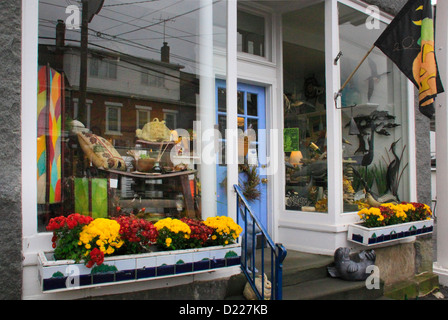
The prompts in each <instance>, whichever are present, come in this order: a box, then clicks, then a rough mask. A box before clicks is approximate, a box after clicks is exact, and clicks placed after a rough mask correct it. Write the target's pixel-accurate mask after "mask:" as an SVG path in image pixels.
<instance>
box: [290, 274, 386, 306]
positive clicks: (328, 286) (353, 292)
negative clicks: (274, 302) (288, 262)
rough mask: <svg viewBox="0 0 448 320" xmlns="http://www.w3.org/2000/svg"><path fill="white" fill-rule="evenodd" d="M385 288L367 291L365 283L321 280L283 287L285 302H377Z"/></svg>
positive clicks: (328, 278) (329, 279) (333, 279)
mask: <svg viewBox="0 0 448 320" xmlns="http://www.w3.org/2000/svg"><path fill="white" fill-rule="evenodd" d="M383 293H384V286H383V285H381V286H380V288H379V289H371V290H369V289H367V288H366V284H365V282H364V281H344V280H341V279H335V278H330V277H327V278H321V279H317V280H312V281H306V282H302V283H299V284H296V285H292V286H286V287H283V300H377V299H380V298H382V297H383Z"/></svg>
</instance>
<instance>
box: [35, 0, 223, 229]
mask: <svg viewBox="0 0 448 320" xmlns="http://www.w3.org/2000/svg"><path fill="white" fill-rule="evenodd" d="M83 3H85V2H84V1H59V0H45V1H40V3H39V52H38V55H39V61H38V67H39V71H38V75H39V77H38V79H37V80H38V86H39V90H38V105H37V114H38V132H37V137H38V150H37V153H38V181H37V185H38V229H39V231H41V232H42V231H45V226H46V225H47V223H48V221H49V219H51V218H52V217H55V216H58V215H68V214H70V213H74V212H77V213H81V214H85V215H90V216H92V217H94V218H97V217H112V216H117V215H121V214H134V215H136V216H139V217H143V218H145V219H148V220H152V221H155V220H157V219H160V218H163V217H171V216H173V217H181V216H188V217H197V218H203V217H204V216H213V215H216V198H213V199H212V197H211V196H210V195H216V163H211V164H210V163H205V162H204V161H202V162H201V158H200V149H201V132H204V131H206V130H207V129H210V128H212V129H213V128H214V125H215V116H216V108H215V91H214V90H215V79H216V78H218V77H219V78H221V79H225V77H226V75H225V73H223V72H224V71H223V70H226V68H225V48H226V37H225V34H226V33H225V30H226V16H225V14H223V13H225V12H226V4H225V2H224V1H223V2H220V1H218V2H213V1H211V0H189V1H186V2H182V1H175V0H172V1H171V0H167V1H136V2H123V1H118V0H105V1H104V3H102V1H88V3H89V10H88V11H89V13H91V15H90V16H89V17H88V18H89V23H88V24H87V25H85V24H84V25H83V24H82V23H81V22H82V9H83ZM100 3H101V4H100ZM91 5H93V6H97V8H91ZM94 12H95V14H93V13H94ZM78 22H79V24H78ZM84 30H86V31H87V32H86V33H83V31H84ZM211 31H212V32H211ZM216 46H219V48H220V49H219V50H218V51H219V54H220V59H214V53H215V50H214V48H215V47H216ZM223 56H224V59H222V57H223ZM217 70H219V71H217ZM224 108H225V107H224ZM224 111H225V110H224ZM210 145H211V146H212V147H211V148H210V147H209V148H207V151H208V152H210V149H211V153H213V152H214V151H213V141H212V142H211V143H210ZM203 147H204V146H202V148H203ZM203 149H204V148H203ZM204 170H206V172H207V174H205V173H204V172H205V171H204ZM213 172H214V173H213ZM204 195H205V196H204ZM180 199H181V201H179V200H180ZM221 214H226V213H225V212H224V213H223V212H221Z"/></svg>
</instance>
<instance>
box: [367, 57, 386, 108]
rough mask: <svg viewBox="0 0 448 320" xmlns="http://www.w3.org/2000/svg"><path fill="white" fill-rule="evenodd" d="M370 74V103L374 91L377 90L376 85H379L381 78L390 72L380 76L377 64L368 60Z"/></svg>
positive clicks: (368, 93)
mask: <svg viewBox="0 0 448 320" xmlns="http://www.w3.org/2000/svg"><path fill="white" fill-rule="evenodd" d="M368 63H369V67H370V72H371V75H370V77H368V78H367V81H368V92H367V99H368V100H369V101H370V99H371V98H372V95H373V91H374V90H375V84H378V83H379V82H380V80H381V78H382V77H383V76H385V75H387V74H389V73H390V72H383V73H382V74H378V69H377V66H376V63H375V62H374V61H373V60H372V59H369V60H368Z"/></svg>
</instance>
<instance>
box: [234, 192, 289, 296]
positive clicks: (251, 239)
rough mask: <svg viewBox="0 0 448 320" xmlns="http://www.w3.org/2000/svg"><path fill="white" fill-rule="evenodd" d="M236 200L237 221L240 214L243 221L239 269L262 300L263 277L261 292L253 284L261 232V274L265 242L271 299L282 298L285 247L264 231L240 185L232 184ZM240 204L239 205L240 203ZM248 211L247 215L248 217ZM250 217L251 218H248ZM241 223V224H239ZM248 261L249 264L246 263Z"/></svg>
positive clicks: (262, 271) (263, 270)
mask: <svg viewBox="0 0 448 320" xmlns="http://www.w3.org/2000/svg"><path fill="white" fill-rule="evenodd" d="M233 187H234V188H235V191H236V194H237V198H236V199H237V200H236V212H237V222H238V224H240V214H241V218H242V220H243V221H242V222H243V223H244V225H243V229H244V235H243V237H242V254H241V269H242V271H243V273H244V274H245V275H246V278H247V280H248V282H249V284H250V285H251V287H252V289H253V290H254V292H255V294H256V295H257V298H258V299H260V300H264V298H265V296H264V293H265V290H264V279H263V278H262V281H261V283H262V285H261V292H260V291H259V290H258V289H257V287H256V285H255V279H256V273H257V269H256V267H255V252H256V249H257V248H256V241H257V240H256V239H257V235H258V234H261V248H260V249H261V261H260V263H261V273H260V274H261V276H262V277H263V276H264V274H265V253H264V249H265V243H266V244H267V246H268V247H269V248H268V249H270V250H271V276H270V281H271V299H272V300H282V281H283V279H282V273H283V260H284V259H285V258H286V253H287V252H286V249H285V247H283V245H281V244H278V243H274V242H273V241H272V239H271V237H270V236H269V234H268V232H267V231H266V229H265V227H264V226H263V225H262V224H261V223H260V221H259V219H258V218H257V217H256V216H255V215H254V211H253V210H252V209H251V206H250V205H249V202H248V201H247V199H246V197H245V196H244V194H243V191H242V190H241V188H240V186H238V185H236V184H235V185H234V186H233ZM240 204H241V205H240ZM248 213H249V217H248ZM250 219H251V220H250ZM240 225H241V224H240ZM249 234H250V236H249ZM248 262H249V264H248Z"/></svg>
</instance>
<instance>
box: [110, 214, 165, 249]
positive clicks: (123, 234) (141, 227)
mask: <svg viewBox="0 0 448 320" xmlns="http://www.w3.org/2000/svg"><path fill="white" fill-rule="evenodd" d="M113 219H114V220H115V221H117V222H118V223H119V224H120V238H121V239H122V240H124V241H125V243H126V247H127V249H129V250H131V251H134V252H133V253H137V252H136V251H143V252H144V251H145V250H146V249H147V248H148V247H149V246H150V245H152V244H153V243H155V242H156V241H157V236H158V231H157V229H156V227H154V225H153V223H152V222H150V221H146V220H144V219H139V218H136V217H135V216H120V217H117V218H113ZM131 247H132V249H131Z"/></svg>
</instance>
